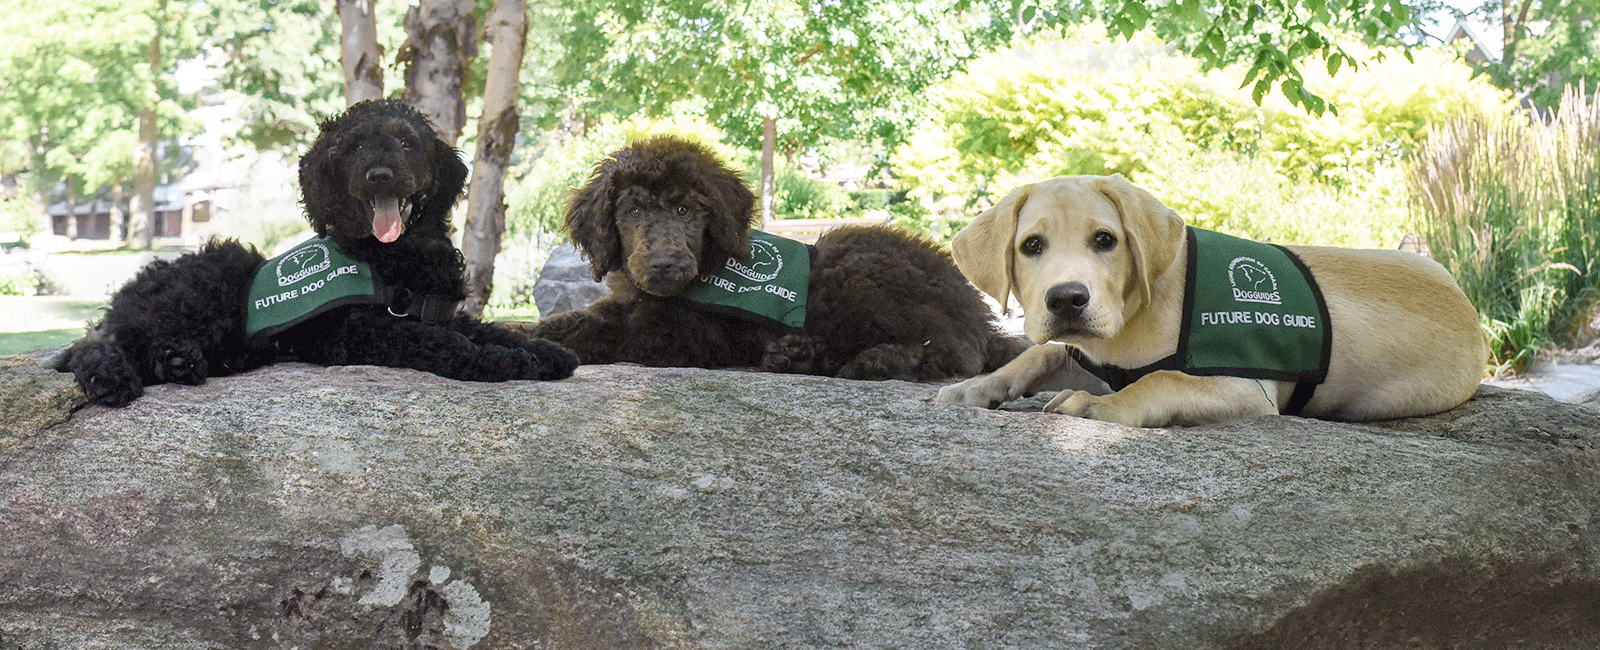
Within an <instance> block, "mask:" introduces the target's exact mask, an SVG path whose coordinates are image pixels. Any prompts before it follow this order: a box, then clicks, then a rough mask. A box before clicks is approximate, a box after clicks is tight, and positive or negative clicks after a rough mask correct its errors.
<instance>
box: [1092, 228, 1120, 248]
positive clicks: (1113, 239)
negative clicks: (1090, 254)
mask: <svg viewBox="0 0 1600 650" xmlns="http://www.w3.org/2000/svg"><path fill="white" fill-rule="evenodd" d="M1116 247H1117V236H1116V235H1113V234H1111V233H1109V232H1106V231H1104V230H1102V231H1100V232H1097V233H1095V234H1094V249H1095V250H1097V251H1102V252H1104V251H1108V250H1111V249H1113V248H1116Z"/></svg>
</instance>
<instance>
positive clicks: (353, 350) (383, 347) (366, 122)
mask: <svg viewBox="0 0 1600 650" xmlns="http://www.w3.org/2000/svg"><path fill="white" fill-rule="evenodd" d="M466 177H467V167H466V165H464V164H462V163H461V159H460V158H459V156H458V155H457V153H456V151H455V149H453V148H451V147H450V146H449V145H448V144H446V143H444V142H442V141H440V140H439V139H438V138H436V137H435V136H434V132H433V128H432V126H430V125H429V124H428V121H427V119H426V118H424V117H423V115H422V114H421V113H419V112H417V111H416V110H415V109H413V108H411V107H409V106H407V105H405V104H402V103H400V102H399V101H394V100H381V101H371V102H362V103H360V104H356V105H355V106H352V107H350V109H349V111H347V112H346V113H345V114H343V115H340V116H338V117H335V118H334V119H331V120H328V121H326V122H323V123H322V128H321V132H320V134H319V136H318V138H317V142H316V144H314V145H313V146H312V147H311V150H310V151H308V152H307V153H306V155H305V157H303V158H302V159H301V160H300V188H301V192H302V195H303V199H304V202H305V209H306V218H307V219H309V220H310V222H311V225H312V227H313V228H314V229H315V230H316V232H317V234H318V235H321V236H322V239H313V240H312V241H311V242H307V243H306V244H303V245H302V246H300V247H297V248H296V249H295V250H294V251H291V252H290V253H286V254H285V255H284V256H280V257H278V258H275V259H274V260H271V261H268V260H266V259H265V258H264V257H263V256H262V255H261V254H259V253H257V252H256V251H255V249H254V248H250V247H246V246H244V245H242V244H240V243H239V242H236V241H232V240H227V241H212V242H210V243H208V244H206V245H205V246H203V247H201V249H200V250H199V251H198V252H196V253H194V254H191V255H184V256H182V257H180V258H178V259H175V260H172V261H159V262H155V263H153V264H151V265H149V266H147V267H145V268H144V269H142V270H141V271H140V272H139V274H138V275H137V276H136V277H134V279H133V280H132V281H130V282H128V284H127V285H126V286H124V287H123V288H121V289H120V290H118V291H117V293H116V294H115V295H113V296H112V297H111V307H110V309H109V310H108V311H107V312H106V314H105V316H104V318H103V319H101V321H100V322H98V323H96V324H94V325H93V326H91V327H90V328H89V331H88V333H87V334H86V335H85V336H84V338H83V339H81V340H79V341H78V342H77V343H75V344H73V345H72V346H71V347H70V348H68V349H67V350H66V351H65V352H64V353H63V354H62V355H61V356H60V357H59V358H58V359H57V360H56V368H57V369H58V370H63V371H71V372H72V373H73V374H74V375H75V376H76V378H77V381H78V385H79V386H80V387H82V388H83V392H84V394H85V395H87V396H88V397H89V401H91V402H93V403H96V404H103V405H107V406H122V405H125V404H127V403H129V402H131V401H133V400H134V399H136V398H138V397H139V396H140V395H142V394H143V393H144V387H145V386H149V385H153V384H161V383H169V382H170V383H181V384H199V383H202V382H204V381H205V380H206V378H207V377H216V376H222V375H231V374H234V373H239V372H244V371H247V370H252V369H255V368H259V367H261V366H263V365H266V364H269V363H273V362H275V361H289V360H292V361H304V362H309V363H315V364H321V365H358V364H367V365H379V366H389V367H394V368H413V369H416V370H422V371H425V372H430V373H433V374H436V375H441V376H444V377H449V378H452V379H463V380H469V381H506V380H509V379H561V378H564V377H568V376H570V375H571V374H572V370H573V367H574V366H576V365H577V359H576V358H574V357H573V355H572V353H571V352H568V351H567V350H564V349H561V348H560V347H558V346H556V345H554V344H551V343H549V342H548V341H540V340H529V339H527V338H526V337H524V336H521V335H519V334H517V333H515V332H513V331H511V330H509V329H506V328H504V327H502V326H499V325H495V324H490V323H482V322H479V321H477V320H475V319H472V318H469V317H466V316H462V315H456V314H455V307H456V305H457V304H458V303H459V302H460V301H461V300H462V299H463V298H465V297H466V286H465V280H464V277H463V271H464V268H463V263H462V259H461V253H460V252H459V251H457V250H456V248H455V247H454V246H453V245H451V243H450V238H449V235H450V221H449V220H450V207H451V206H452V205H453V204H454V203H455V202H456V199H458V198H459V197H460V195H461V189H462V184H463V183H464V182H465V180H466ZM269 272H270V273H271V275H269ZM263 278H265V280H263ZM347 282H350V283H353V284H349V285H347V284H345V283H347ZM253 286H254V287H261V286H266V287H268V288H269V291H267V292H266V293H265V294H262V293H260V292H257V293H252V287H253ZM335 287H339V288H341V289H345V288H348V289H349V290H350V292H351V293H349V294H348V295H341V297H339V298H338V299H336V300H332V301H325V300H324V299H325V298H326V297H329V296H330V295H332V294H333V293H334V288H335ZM313 296H315V297H316V300H317V301H318V302H308V301H309V300H311V299H312V298H313ZM297 302H298V303H301V304H299V305H296V308H303V309H304V310H305V311H288V312H273V311H271V309H270V308H283V307H285V306H287V305H289V304H291V303H297ZM273 319H276V320H273ZM263 321H264V322H263Z"/></svg>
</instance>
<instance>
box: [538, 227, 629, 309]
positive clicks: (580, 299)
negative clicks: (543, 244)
mask: <svg viewBox="0 0 1600 650" xmlns="http://www.w3.org/2000/svg"><path fill="white" fill-rule="evenodd" d="M610 292H611V290H610V289H608V288H606V285H605V283H604V282H596V281H595V279H594V271H592V270H590V269H589V262H588V261H587V260H585V259H583V255H582V254H581V253H579V252H578V248H577V247H576V246H573V245H572V244H562V245H560V246H557V247H555V248H554V249H552V250H551V251H550V257H549V258H548V259H546V260H545V262H544V267H542V268H541V269H540V270H539V281H538V282H535V283H534V285H533V304H534V306H535V307H538V308H539V314H540V317H541V318H549V317H551V316H554V315H556V314H561V313H566V312H569V311H577V310H579V309H583V308H584V307H588V306H589V303H592V302H594V301H596V300H599V299H601V298H604V297H605V295H606V294H607V293H610Z"/></svg>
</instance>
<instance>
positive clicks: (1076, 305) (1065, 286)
mask: <svg viewBox="0 0 1600 650" xmlns="http://www.w3.org/2000/svg"><path fill="white" fill-rule="evenodd" d="M1044 306H1045V309H1049V310H1050V313H1052V314H1055V315H1056V316H1060V317H1061V318H1067V319H1077V318H1079V317H1081V316H1083V309H1084V308H1085V307H1088V306H1089V287H1086V286H1083V283H1082V282H1063V283H1061V284H1058V285H1056V286H1053V287H1050V288H1049V289H1048V290H1046V291H1045V292H1044Z"/></svg>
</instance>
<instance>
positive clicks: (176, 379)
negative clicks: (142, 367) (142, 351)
mask: <svg viewBox="0 0 1600 650" xmlns="http://www.w3.org/2000/svg"><path fill="white" fill-rule="evenodd" d="M153 357H154V358H153V359H151V360H150V374H151V375H152V376H154V377H155V378H156V379H158V380H160V381H162V382H164V383H172V384H187V385H190V386H198V385H200V384H203V383H205V381H206V375H207V368H206V357H205V354H204V353H202V352H201V351H200V346H198V345H195V344H194V343H191V342H188V341H182V342H178V343H173V344H172V345H165V346H157V347H156V348H155V351H154V352H153Z"/></svg>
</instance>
